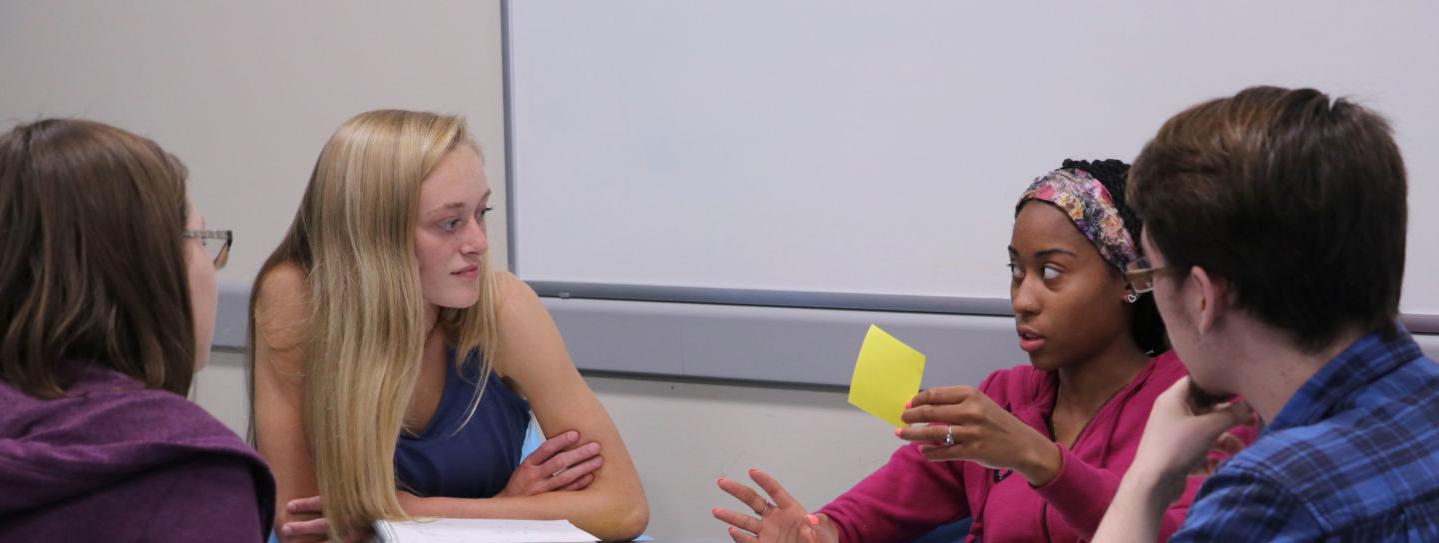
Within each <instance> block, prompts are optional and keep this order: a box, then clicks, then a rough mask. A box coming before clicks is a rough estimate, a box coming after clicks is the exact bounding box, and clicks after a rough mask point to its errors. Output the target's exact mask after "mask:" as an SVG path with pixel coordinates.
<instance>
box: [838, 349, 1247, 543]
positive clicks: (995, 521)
mask: <svg viewBox="0 0 1439 543" xmlns="http://www.w3.org/2000/svg"><path fill="white" fill-rule="evenodd" d="M1185 373H1186V372H1185V369H1184V366H1183V365H1182V364H1180V362H1179V358H1178V357H1176V356H1175V355H1174V354H1173V352H1172V351H1171V352H1166V353H1164V354H1162V355H1159V356H1158V357H1155V358H1154V359H1153V360H1151V361H1150V363H1149V365H1147V366H1145V367H1144V369H1142V370H1140V372H1139V374H1137V375H1135V376H1134V379H1133V380H1132V381H1130V383H1129V384H1128V385H1126V386H1125V387H1124V388H1123V389H1121V390H1120V391H1119V392H1118V393H1116V394H1115V395H1114V397H1113V398H1110V400H1109V401H1108V402H1106V403H1105V404H1104V406H1103V407H1101V408H1100V409H1099V412H1098V413H1096V414H1095V415H1094V418H1093V419H1092V420H1090V422H1089V424H1088V425H1087V426H1085V428H1084V430H1082V431H1081V432H1080V434H1079V437H1078V438H1077V439H1076V440H1075V442H1074V448H1072V449H1067V448H1065V447H1063V446H1060V445H1057V444H1056V445H1055V446H1056V447H1059V452H1060V458H1061V459H1062V465H1061V467H1060V469H1059V474H1058V475H1056V476H1055V477H1054V480H1052V481H1050V482H1049V484H1046V485H1044V486H1042V487H1038V488H1035V487H1031V486H1029V483H1028V482H1026V481H1025V480H1024V477H1021V476H1019V475H1016V474H1013V473H1012V472H1009V471H1007V470H993V469H989V468H986V467H984V466H981V465H979V464H977V463H974V462H930V461H929V460H926V459H925V458H924V456H923V455H921V454H920V453H919V449H918V446H917V445H914V444H909V445H905V446H903V447H900V448H899V450H898V451H895V453H894V455H893V456H891V457H890V459H889V463H887V464H885V465H884V467H881V468H880V469H879V470H878V471H875V472H874V473H873V474H870V476H869V477H866V478H865V479H864V480H863V481H860V483H859V484H857V485H855V486H854V488H851V489H850V490H849V491H848V492H845V493H844V494H843V495H841V496H840V497H838V498H836V499H835V500H834V501H833V502H831V503H830V504H829V505H826V506H824V507H823V508H821V509H820V511H819V512H822V513H825V514H826V515H829V517H830V518H831V519H833V520H834V523H835V525H836V527H838V528H839V540H840V541H841V542H844V543H856V542H871V541H874V542H880V541H908V540H910V539H913V538H915V537H917V536H919V535H922V534H924V533H925V532H927V531H929V530H930V529H932V528H934V527H936V526H939V525H941V524H944V523H947V522H950V521H953V520H956V519H960V518H964V517H972V518H973V524H972V525H971V528H970V535H969V538H968V539H967V540H966V541H978V540H983V541H985V542H986V543H990V542H1004V541H1065V542H1067V541H1088V540H1089V539H1090V538H1092V537H1094V531H1095V530H1096V529H1097V528H1099V521H1100V519H1102V518H1103V517H1104V510H1105V509H1106V508H1108V507H1109V502H1110V500H1111V499H1113V498H1114V491H1115V490H1116V489H1117V488H1118V487H1119V479H1120V478H1121V477H1123V475H1124V470H1125V469H1128V468H1129V464H1130V462H1132V461H1133V460H1134V452H1135V449H1136V448H1137V447H1138V446H1139V438H1140V436H1141V435H1142V434H1143V433H1144V423H1145V421H1147V420H1148V419H1149V410H1150V407H1151V406H1153V405H1154V399H1155V398H1156V397H1158V396H1159V394H1160V393H1161V392H1164V390H1165V389H1167V388H1169V386H1170V385H1172V384H1174V382H1175V381H1177V380H1179V379H1180V378H1181V377H1184V376H1185ZM1055 387H1056V377H1055V375H1054V374H1053V373H1052V372H1044V371H1040V370H1036V369H1034V368H1033V367H1030V366H1027V365H1026V366H1016V367H1013V368H1010V369H1007V370H1001V371H997V372H994V373H992V374H990V375H989V377H987V378H985V380H984V382H983V383H981V384H980V385H979V389H980V391H982V392H984V393H985V394H986V395H988V396H989V397H990V398H992V399H994V402H995V403H996V404H999V406H1000V407H1003V408H1004V409H1006V410H1008V411H1009V412H1011V413H1014V415H1015V416H1016V417H1018V418H1019V420H1021V421H1024V423H1025V424H1028V425H1029V426H1030V427H1032V428H1034V429H1035V430H1038V431H1039V432H1040V433H1043V434H1045V435H1048V434H1049V430H1048V425H1047V424H1046V423H1045V418H1046V417H1047V416H1048V415H1049V413H1050V411H1051V410H1052V408H1053V407H1054V396H1055V390H1056V389H1055ZM1234 433H1235V434H1236V435H1237V436H1238V437H1240V438H1241V439H1243V440H1244V441H1245V442H1248V441H1251V440H1252V439H1253V433H1252V432H1250V431H1245V432H1243V435H1240V434H1241V432H1240V431H1234ZM1202 482H1203V478H1202V477H1190V478H1189V481H1188V485H1187V487H1186V488H1185V491H1184V495H1183V496H1182V497H1181V498H1180V499H1179V501H1177V502H1175V503H1174V504H1173V505H1172V506H1170V508H1169V510H1168V511H1167V512H1166V513H1165V515H1164V521H1163V523H1162V525H1161V528H1160V540H1163V539H1165V538H1167V537H1169V534H1171V533H1173V532H1174V530H1175V529H1176V528H1178V527H1179V525H1180V524H1181V523H1182V522H1183V521H1184V513H1185V511H1187V510H1188V509H1189V502H1190V501H1191V500H1193V498H1194V493H1195V492H1196V491H1198V490H1199V485H1200V483H1202Z"/></svg>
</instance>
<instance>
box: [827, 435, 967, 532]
mask: <svg viewBox="0 0 1439 543" xmlns="http://www.w3.org/2000/svg"><path fill="white" fill-rule="evenodd" d="M960 467H961V464H960V463H959V462H930V461H929V460H926V459H925V458H924V455H921V454H920V453H919V448H918V446H916V445H912V444H907V445H904V446H902V447H900V448H899V450H897V451H895V452H894V454H893V455H891V456H890V458H889V462H887V463H885V465H884V466H883V467H881V468H879V469H878V470H876V471H875V472H874V473H871V474H870V475H869V476H868V477H865V479H864V480H863V481H860V482H859V484H857V485H854V488H851V489H849V491H848V492H845V493H844V494H842V495H840V496H839V497H838V498H835V500H834V501H832V502H830V503H829V504H828V505H826V506H824V507H822V508H820V510H819V512H820V513H824V514H825V515H828V516H829V518H830V519H831V520H833V521H834V524H835V527H836V528H838V529H839V540H840V541H841V542H848V543H853V542H857V541H907V540H910V539H914V538H915V537H917V536H919V535H921V534H923V533H925V532H927V531H929V530H930V529H932V528H934V527H935V526H939V525H941V524H944V523H946V522H949V521H952V520H956V519H959V518H963V517H967V516H969V502H968V501H967V498H966V497H965V490H964V480H963V472H962V471H961V469H960Z"/></svg>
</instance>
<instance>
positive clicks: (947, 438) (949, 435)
mask: <svg viewBox="0 0 1439 543" xmlns="http://www.w3.org/2000/svg"><path fill="white" fill-rule="evenodd" d="M944 446H946V447H953V446H954V427H953V426H945V427H944Z"/></svg>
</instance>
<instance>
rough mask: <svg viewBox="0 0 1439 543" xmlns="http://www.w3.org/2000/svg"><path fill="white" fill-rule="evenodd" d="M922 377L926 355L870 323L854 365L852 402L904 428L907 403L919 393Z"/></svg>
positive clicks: (850, 398)
mask: <svg viewBox="0 0 1439 543" xmlns="http://www.w3.org/2000/svg"><path fill="white" fill-rule="evenodd" d="M923 378H924V354H923V353H920V352H919V351H916V350H914V348H912V347H910V346H909V345H905V344H904V342H902V341H900V340H898V339H895V338H894V336H891V335H889V333H887V332H885V331H884V330H881V329H880V328H879V327H878V326H875V325H873V324H871V325H869V332H868V333H866V334H865V335H864V344H863V345H861V346H860V348H859V359H858V360H856V361H855V363H854V376H853V377H852V378H851V379H850V383H849V403H851V404H853V405H854V406H855V407H858V408H860V409H862V410H864V412H866V413H869V414H871V415H874V416H876V417H879V419H880V420H883V421H885V422H888V423H889V424H890V425H891V426H894V427H895V428H902V427H904V426H905V423H904V421H902V420H900V418H899V416H900V413H903V412H904V403H905V402H907V401H909V399H910V398H913V397H914V395H915V394H918V393H919V383H920V381H921V380H922V379H923Z"/></svg>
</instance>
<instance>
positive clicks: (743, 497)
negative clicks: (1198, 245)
mask: <svg viewBox="0 0 1439 543" xmlns="http://www.w3.org/2000/svg"><path fill="white" fill-rule="evenodd" d="M1128 168H1129V166H1128V165H1126V164H1124V163H1123V162H1120V161H1118V160H1105V161H1095V162H1093V163H1090V162H1088V161H1070V160H1066V161H1064V164H1063V166H1062V167H1061V168H1060V169H1058V170H1055V171H1052V172H1050V173H1048V174H1046V175H1044V176H1042V177H1040V178H1038V179H1036V180H1035V181H1034V182H1033V183H1032V184H1031V185H1030V186H1029V188H1028V189H1027V190H1026V191H1025V192H1024V194H1023V195H1021V196H1020V198H1019V202H1018V204H1017V205H1016V207H1015V222H1014V230H1013V233H1012V235H1011V238H1010V244H1009V265H1008V268H1009V272H1010V276H1011V281H1010V289H1009V295H1010V300H1011V302H1012V303H1013V307H1014V320H1015V332H1016V334H1017V335H1018V341H1019V347H1020V348H1021V349H1023V350H1024V351H1025V352H1027V353H1028V354H1029V361H1030V363H1029V365H1022V366H1016V367H1014V368H1010V369H1007V370H1001V371H997V372H995V373H993V374H990V375H989V377H988V378H986V379H985V380H984V382H982V383H980V385H979V387H977V388H976V387H969V386H951V387H942V388H932V389H928V390H925V391H922V392H920V393H919V395H917V396H915V397H914V399H913V400H912V401H911V402H910V407H909V408H908V409H907V410H906V411H905V412H904V415H903V417H904V420H905V421H906V422H909V423H920V424H924V425H921V426H911V427H907V428H904V429H901V430H898V431H896V435H897V436H898V437H900V438H901V439H904V440H907V441H910V442H913V443H909V444H906V445H904V446H902V447H900V448H899V450H898V451H896V452H895V453H894V455H893V456H891V457H890V460H889V462H888V463H887V464H885V465H884V466H883V467H881V468H880V469H879V470H878V471H875V472H874V473H873V474H871V475H870V476H869V477H867V478H865V479H864V480H863V481H860V483H859V484H857V485H855V486H854V488H851V489H850V490H849V491H848V492H846V493H844V494H843V495H841V496H839V497H838V498H836V499H835V500H834V501H833V502H830V503H829V504H828V505H826V506H824V507H822V508H820V510H819V511H818V512H816V513H815V514H813V515H811V514H808V513H807V511H806V510H805V509H804V507H803V506H802V505H800V504H799V503H797V502H795V501H794V499H793V498H791V497H790V496H789V495H788V493H786V492H785V491H784V489H783V488H782V487H781V486H780V485H779V483H778V481H776V480H775V479H774V478H772V477H770V476H769V475H767V474H765V473H764V472H761V471H759V470H751V471H750V476H751V478H753V479H754V480H755V482H756V483H758V484H759V486H761V487H762V488H763V489H764V490H765V491H766V493H768V494H769V496H770V499H772V500H773V502H771V501H770V499H766V498H765V497H764V496H763V495H761V494H759V493H757V492H755V491H754V490H752V489H750V488H749V487H747V486H745V485H743V484H740V483H738V482H735V481H732V480H729V479H720V481H719V486H720V488H721V489H723V490H724V491H726V492H728V493H729V494H731V495H733V496H734V497H735V498H737V499H739V500H740V501H741V502H743V503H744V505H745V506H747V507H748V508H749V509H750V510H752V511H753V512H754V515H750V514H747V513H739V512H735V511H730V510H726V509H719V508H716V509H714V510H713V514H714V516H715V517H716V518H718V519H720V520H722V521H724V522H726V523H728V524H730V527H729V533H730V536H731V537H732V538H733V539H734V540H735V541H736V542H740V543H744V542H749V541H755V540H757V539H760V537H759V536H761V535H762V536H763V538H762V539H764V540H766V541H769V540H800V539H803V540H810V541H844V542H857V541H908V540H911V539H914V538H915V537H917V536H920V535H922V534H924V533H926V532H928V531H930V530H931V529H933V528H935V527H937V526H940V525H943V524H946V523H949V522H952V521H955V520H957V519H962V518H965V517H970V518H971V519H972V523H971V527H970V532H969V539H968V540H969V541H977V540H981V539H982V540H984V541H1082V540H1088V539H1089V538H1091V537H1092V536H1093V535H1094V531H1095V529H1096V528H1098V526H1099V521H1100V519H1101V518H1102V517H1103V515H1104V510H1105V509H1106V508H1107V507H1108V505H1109V501H1110V499H1111V498H1112V497H1113V496H1114V492H1115V489H1116V488H1117V487H1118V485H1119V480H1120V478H1121V477H1122V476H1123V475H1124V470H1125V469H1126V468H1128V467H1129V463H1130V461H1131V460H1132V459H1133V457H1134V452H1135V448H1136V447H1137V446H1138V445H1139V438H1140V435H1141V433H1142V432H1143V430H1144V423H1145V421H1146V420H1147V419H1148V418H1149V410H1150V406H1151V405H1152V404H1153V403H1154V399H1155V397H1157V396H1158V395H1159V393H1160V392H1163V391H1164V390H1165V389H1167V388H1169V385H1170V384H1172V383H1174V382H1175V381H1176V380H1178V379H1179V378H1181V377H1183V376H1184V375H1185V369H1184V366H1183V365H1181V364H1180V362H1179V359H1178V358H1176V357H1175V356H1174V354H1173V353H1172V352H1170V351H1169V350H1168V343H1167V340H1166V338H1165V331H1164V323H1163V322H1162V321H1161V320H1160V318H1159V313H1158V311H1157V310H1156V308H1155V306H1154V300H1153V298H1152V297H1150V296H1149V295H1148V294H1147V293H1146V291H1147V289H1146V288H1143V285H1146V284H1147V280H1146V279H1147V275H1146V272H1147V270H1144V269H1142V268H1143V267H1144V260H1143V257H1142V255H1140V254H1139V244H1138V243H1136V240H1138V239H1139V232H1140V228H1141V225H1140V223H1139V220H1138V219H1137V218H1136V217H1135V216H1134V214H1133V212H1132V211H1130V209H1129V208H1128V207H1127V206H1126V205H1125V203H1124V181H1125V173H1126V172H1127V170H1128ZM1136 285H1138V286H1140V288H1136ZM1235 435H1246V436H1249V435H1251V433H1250V432H1245V431H1235V432H1234V433H1233V434H1230V435H1227V436H1225V437H1222V438H1221V443H1220V445H1221V446H1222V447H1223V448H1226V449H1229V450H1230V451H1232V450H1234V449H1237V448H1238V447H1241V446H1242V445H1243V441H1242V440H1240V439H1239V438H1236V437H1234V436H1235ZM1219 456H1220V455H1219V454H1216V455H1214V457H1213V458H1212V459H1211V464H1210V466H1211V469H1212V465H1213V462H1217V458H1218V457H1219ZM1202 481H1203V477H1202V476H1194V477H1190V479H1189V481H1188V487H1187V488H1186V490H1185V492H1184V495H1183V497H1182V498H1180V500H1179V501H1177V502H1175V503H1174V505H1173V506H1172V507H1170V509H1169V511H1168V514H1166V515H1165V517H1164V520H1163V526H1162V529H1161V531H1160V534H1161V535H1160V537H1161V539H1163V538H1164V537H1166V536H1167V534H1169V533H1171V532H1172V531H1173V530H1174V529H1175V528H1177V527H1178V526H1179V524H1180V523H1181V521H1182V520H1183V517H1184V513H1185V511H1186V510H1187V509H1188V506H1189V502H1190V499H1191V498H1192V497H1193V495H1194V492H1195V491H1197V490H1198V489H1199V484H1200V483H1201V482H1202ZM756 515H757V516H756Z"/></svg>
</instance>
